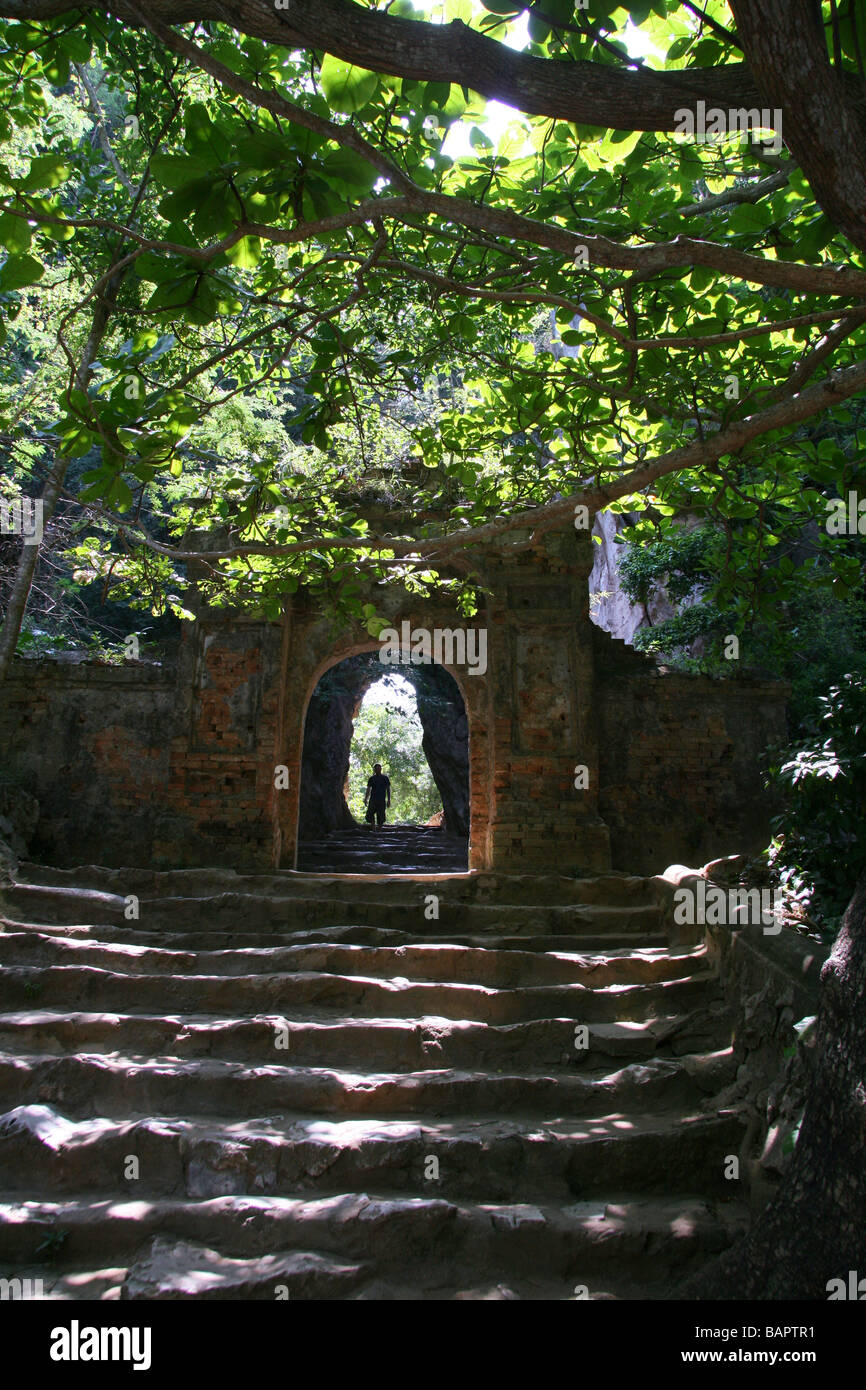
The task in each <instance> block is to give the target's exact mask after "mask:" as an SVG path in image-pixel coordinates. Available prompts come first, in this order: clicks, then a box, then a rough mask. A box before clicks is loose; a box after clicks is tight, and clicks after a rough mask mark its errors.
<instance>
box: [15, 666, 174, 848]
mask: <svg viewBox="0 0 866 1390" xmlns="http://www.w3.org/2000/svg"><path fill="white" fill-rule="evenodd" d="M174 704H175V673H174V671H173V670H172V669H170V668H168V669H166V668H163V667H156V666H146V665H144V664H139V663H135V662H131V663H128V664H126V665H124V666H99V665H96V664H94V663H81V664H72V663H68V662H59V661H17V662H15V663H14V665H13V668H12V672H11V674H10V675H9V677H8V678H7V680H6V682H5V683H4V685H3V687H2V690H0V746H2V749H3V754H2V763H3V773H4V776H6V777H8V778H9V779H10V780H11V781H12V783H13V784H17V785H19V786H21V787H22V788H23V789H24V790H25V791H26V792H28V793H30V794H31V795H33V796H35V797H36V799H37V801H38V803H39V816H38V819H37V821H36V825H35V828H34V829H33V830H32V831H31V832H30V834H29V852H30V854H31V855H32V856H33V857H34V858H37V859H41V860H44V861H46V862H48V863H53V864H58V865H62V866H71V865H74V864H80V863H87V862H91V863H102V864H109V865H112V866H119V865H121V864H124V863H130V862H136V863H142V864H146V863H149V862H150V858H151V853H152V848H153V834H154V809H155V807H157V806H158V805H159V803H160V800H161V798H162V797H163V796H164V793H165V787H166V782H167V778H168V767H169V735H170V731H171V727H172V718H173V712H174Z"/></svg>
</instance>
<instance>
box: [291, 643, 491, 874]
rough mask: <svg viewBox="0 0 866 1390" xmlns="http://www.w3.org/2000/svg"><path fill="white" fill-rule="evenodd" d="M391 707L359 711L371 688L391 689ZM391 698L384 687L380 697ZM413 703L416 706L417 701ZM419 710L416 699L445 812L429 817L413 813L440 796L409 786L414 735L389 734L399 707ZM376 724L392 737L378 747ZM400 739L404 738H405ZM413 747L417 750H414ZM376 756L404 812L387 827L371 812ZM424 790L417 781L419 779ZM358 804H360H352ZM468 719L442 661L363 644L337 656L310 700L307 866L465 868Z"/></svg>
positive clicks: (338, 869)
mask: <svg viewBox="0 0 866 1390" xmlns="http://www.w3.org/2000/svg"><path fill="white" fill-rule="evenodd" d="M383 683H384V686H385V695H387V696H388V704H389V705H390V708H391V715H390V716H389V719H386V720H380V721H378V722H377V721H375V720H374V721H371V720H370V719H364V720H359V715H361V711H362V705H364V702H365V696H367V695H368V693H369V694H370V696H371V700H370V702H368V707H367V708H368V709H369V706H370V705H371V704H372V705H375V703H376V698H375V697H376V695H377V693H378V692H380V691H382V688H383ZM380 698H384V697H380ZM413 706H414V708H413ZM401 709H402V710H403V712H404V714H405V717H406V718H407V719H411V718H412V717H413V715H414V713H415V709H417V719H418V721H419V723H420V728H421V740H420V749H419V750H418V753H419V758H420V760H421V762H422V763H423V762H424V761H426V764H427V766H428V767H429V771H430V774H431V776H432V779H433V782H434V783H435V788H436V791H437V792H438V803H439V805H440V806H441V813H440V815H439V816H438V817H436V816H435V815H433V816H431V817H429V818H428V821H429V820H432V821H436V820H438V821H439V823H438V824H436V823H425V821H423V820H411V819H407V808H408V811H409V812H410V813H411V812H412V811H414V812H415V813H416V814H423V811H424V810H425V809H429V808H430V806H434V805H435V803H436V799H434V800H433V801H430V800H429V798H428V799H426V800H425V797H424V795H423V794H421V792H418V793H417V794H415V795H411V796H407V791H408V790H409V788H408V787H407V782H408V781H409V780H410V779H411V780H413V781H415V782H417V783H418V784H419V785H420V784H421V783H422V782H423V777H421V776H420V775H418V773H420V771H421V770H422V769H421V768H419V769H418V773H416V774H415V775H414V777H413V773H412V768H411V766H410V763H411V756H410V754H411V748H412V740H411V738H410V739H399V740H398V739H397V738H391V739H390V747H389V736H388V730H389V729H391V730H392V731H393V730H394V729H395V724H394V720H395V719H399V713H400V710H401ZM356 721H358V722H359V725H360V724H362V723H363V726H364V727H363V733H364V739H363V748H362V750H361V751H362V754H363V760H364V763H366V762H370V763H371V766H370V767H367V768H366V770H365V768H364V767H362V765H361V761H360V759H359V756H356V757H355V759H354V766H353V758H352V746H353V742H352V741H353V735H355V725H356ZM371 727H372V728H375V727H378V728H380V729H381V731H382V742H383V746H382V748H381V751H380V753H379V754H378V755H377V754H375V753H374V752H373V747H374V741H371ZM398 744H399V746H398ZM407 749H408V750H409V752H407ZM372 761H376V762H381V763H382V765H383V768H384V770H385V773H386V774H387V775H389V776H391V780H392V790H393V799H392V806H393V808H394V810H395V813H397V814H398V815H399V813H400V811H402V814H403V823H400V821H399V820H398V819H395V818H394V817H391V816H389V823H388V824H387V825H386V826H384V827H383V828H382V829H381V830H378V829H377V828H373V829H371V828H370V827H368V826H367V825H366V824H365V822H364V820H363V813H362V804H361V803H362V795H363V786H364V784H365V783H366V777H367V776H368V775H369V773H370V772H372ZM416 791H417V788H416ZM353 808H354V810H355V812H356V814H353ZM469 831H470V812H469V727H468V721H467V717H466V709H465V705H464V702H463V696H462V695H461V693H460V689H459V687H458V685H457V682H456V681H455V680H454V678H453V676H451V675H450V674H449V673H448V671H446V670H445V669H444V667H442V666H438V665H436V664H435V663H434V664H429V665H417V666H416V665H413V664H411V663H410V662H408V661H407V662H405V663H403V664H401V665H399V666H383V664H382V663H381V662H380V660H379V656H378V652H362V653H360V654H359V655H357V656H351V657H347V658H346V659H345V660H344V661H341V662H339V663H338V664H337V665H335V666H332V667H331V668H330V670H328V671H326V672H325V674H324V675H323V676H322V677H321V679H320V680H319V682H318V684H317V686H316V688H315V690H314V692H313V694H312V696H311V698H310V703H309V705H308V708H307V715H306V720H305V722H304V745H303V754H302V762H301V791H300V807H299V815H298V860H297V866H298V869H300V870H303V871H305V872H309V873H445V872H465V870H466V868H467V863H468V847H469Z"/></svg>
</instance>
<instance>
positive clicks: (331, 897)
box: [19, 862, 659, 907]
mask: <svg viewBox="0 0 866 1390" xmlns="http://www.w3.org/2000/svg"><path fill="white" fill-rule="evenodd" d="M19 877H20V880H21V882H22V883H27V884H43V885H57V886H60V887H69V888H89V889H95V890H98V891H103V892H108V893H113V894H117V895H119V896H120V897H125V896H126V895H127V894H129V893H135V894H137V895H139V896H146V897H174V896H179V897H192V898H195V897H201V896H205V897H207V896H212V895H220V894H223V893H235V894H237V893H247V894H255V895H257V896H259V897H260V898H262V899H265V900H266V899H269V898H272V897H276V898H283V897H299V898H309V899H312V898H321V899H326V900H328V901H330V902H339V901H342V902H343V903H351V904H355V903H359V902H370V901H374V902H382V901H384V900H386V899H387V900H388V901H391V902H396V903H409V904H416V903H418V902H421V903H422V905H423V898H424V896H426V894H427V893H436V894H437V895H438V896H439V897H440V900H441V901H447V902H449V903H453V902H466V903H469V902H475V903H485V902H486V903H492V904H511V905H514V906H519V905H521V904H522V905H524V906H527V907H535V906H537V904H538V903H539V902H545V903H550V904H552V905H557V904H559V905H566V904H570V903H600V904H607V905H611V904H619V905H623V906H627V905H629V904H631V905H636V904H638V903H647V902H655V901H656V900H657V898H658V894H659V886H658V882H657V880H656V879H653V878H646V877H642V876H640V875H635V874H626V873H609V874H598V875H594V876H592V877H588V878H573V877H568V876H565V875H561V874H503V873H487V872H478V871H472V872H469V873H465V874H433V875H429V876H424V877H420V878H418V879H414V878H407V876H406V875H405V874H393V875H388V874H378V875H371V876H366V875H359V874H349V875H339V874H337V875H333V874H304V873H297V872H295V871H294V870H282V871H281V872H279V873H273V874H239V873H235V871H234V870H233V869H167V870H161V871H160V870H156V869H144V868H133V867H129V868H123V869H108V868H104V867H102V866H100V865H94V864H85V865H80V866H78V867H76V868H72V869H57V868H53V867H52V866H50V865H45V864H34V863H29V862H25V863H22V864H21V866H20V870H19ZM437 884H438V887H437V886H436V885H437Z"/></svg>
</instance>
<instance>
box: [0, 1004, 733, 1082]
mask: <svg viewBox="0 0 866 1390" xmlns="http://www.w3.org/2000/svg"><path fill="white" fill-rule="evenodd" d="M286 1028H288V1047H287V1049H286V1050H285V1051H282V1050H278V1049H277V1039H278V1038H279V1039H280V1040H282V1038H283V1037H284V1036H285V1034H284V1032H283V1030H284V1029H286ZM729 1040H730V1023H729V1020H728V1018H727V1015H726V1014H725V1013H723V1012H719V1013H716V1014H713V1013H710V1012H709V1011H707V1010H700V1011H698V1013H697V1014H685V1015H672V1016H670V1017H662V1018H654V1019H650V1020H648V1021H645V1022H641V1023H627V1022H617V1023H604V1024H589V1025H588V1036H587V1039H586V1042H587V1046H586V1047H583V1046H580V1045H578V1046H575V1043H576V1042H577V1041H578V1040H577V1039H576V1037H575V1024H574V1022H573V1020H571V1019H556V1018H554V1019H538V1020H531V1021H530V1022H528V1023H510V1024H504V1025H490V1024H486V1023H467V1022H464V1021H462V1020H458V1021H456V1022H455V1021H453V1020H447V1019H443V1018H408V1019H377V1020H375V1021H374V1022H371V1021H370V1020H369V1019H364V1018H353V1017H347V1018H345V1017H344V1018H341V1019H340V1020H339V1021H337V1022H329V1023H325V1022H321V1021H317V1022H299V1021H297V1020H291V1021H289V1022H288V1023H286V1020H285V1019H283V1018H282V1017H281V1016H278V1015H271V1016H267V1015H259V1016H258V1017H252V1018H236V1017H220V1016H210V1017H209V1016H207V1015H205V1014H178V1015H175V1016H173V1017H168V1018H165V1017H162V1016H161V1015H156V1014H146V1013H144V1014H136V1013H124V1014H114V1013H108V1014H106V1013H80V1012H76V1011H72V1012H69V1013H64V1012H57V1011H52V1010H44V1009H41V1010H25V1011H23V1012H21V1013H5V1014H0V1048H4V1049H8V1050H9V1051H11V1052H14V1053H15V1054H16V1055H18V1056H26V1055H28V1054H31V1053H34V1052H51V1053H60V1054H63V1053H69V1052H86V1053H89V1054H91V1055H93V1054H97V1055H98V1054H101V1053H106V1052H114V1053H125V1054H127V1055H132V1054H135V1053H139V1054H141V1055H142V1056H145V1057H181V1058H182V1057H215V1058H223V1059H226V1060H230V1061H251V1062H255V1063H259V1064H270V1063H273V1062H274V1061H280V1060H282V1061H286V1060H287V1059H288V1058H291V1061H292V1063H293V1065H297V1066H337V1067H354V1068H358V1067H370V1068H372V1069H376V1068H382V1069H384V1068H385V1067H389V1068H395V1067H400V1068H404V1069H406V1070H411V1071H414V1070H421V1069H424V1068H427V1067H430V1066H436V1067H463V1068H469V1067H473V1068H479V1067H494V1068H502V1067H508V1066H511V1067H513V1066H523V1067H550V1066H579V1067H581V1068H582V1069H584V1070H592V1069H595V1068H598V1067H601V1066H605V1065H610V1064H611V1063H612V1061H614V1060H615V1061H618V1062H620V1063H625V1062H629V1061H646V1060H648V1059H649V1058H651V1057H653V1056H656V1055H667V1054H670V1055H673V1056H684V1055H688V1054H690V1053H699V1052H714V1051H717V1050H719V1049H721V1048H724V1047H727V1045H728V1042H729Z"/></svg>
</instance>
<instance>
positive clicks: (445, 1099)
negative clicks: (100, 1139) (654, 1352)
mask: <svg viewBox="0 0 866 1390" xmlns="http://www.w3.org/2000/svg"><path fill="white" fill-rule="evenodd" d="M733 1079H734V1072H732V1070H731V1058H730V1054H722V1055H719V1056H716V1057H713V1058H698V1059H689V1060H685V1059H683V1060H679V1061H673V1060H662V1059H659V1058H656V1059H653V1060H651V1061H648V1062H643V1063H634V1062H633V1063H630V1064H628V1065H627V1066H625V1067H622V1068H619V1069H618V1070H617V1071H614V1072H611V1073H608V1074H607V1075H601V1076H598V1075H591V1074H588V1073H584V1072H581V1073H578V1074H576V1073H575V1072H573V1071H566V1070H562V1069H559V1070H554V1069H553V1068H550V1069H548V1070H547V1071H528V1070H523V1069H520V1070H517V1069H514V1070H510V1071H508V1072H506V1073H504V1074H502V1075H491V1074H490V1073H487V1072H484V1071H478V1070H473V1071H468V1070H467V1071H463V1070H457V1069H455V1068H446V1069H436V1070H433V1069H427V1070H423V1071H412V1072H405V1071H391V1072H370V1071H357V1070H355V1071H337V1070H330V1069H328V1068H324V1067H299V1066H286V1065H277V1064H275V1063H272V1064H271V1065H269V1066H266V1067H261V1066H260V1067H249V1066H246V1065H244V1064H243V1063H241V1062H228V1061H221V1060H216V1059H214V1058H204V1059H188V1060H180V1059H177V1058H154V1059H143V1060H139V1059H135V1058H132V1057H124V1056H116V1055H114V1056H111V1057H106V1056H98V1057H90V1056H87V1055H79V1056H74V1057H56V1056H39V1055H35V1056H29V1057H15V1056H11V1055H10V1054H8V1053H0V1110H3V1111H6V1110H11V1109H13V1108H14V1107H15V1106H18V1105H35V1104H38V1103H39V1102H41V1101H43V1100H53V1099H58V1098H62V1105H63V1112H64V1114H65V1115H66V1116H67V1117H70V1118H87V1117H90V1116H93V1115H100V1116H104V1117H106V1118H109V1119H121V1120H122V1119H126V1118H128V1117H129V1116H131V1115H148V1116H151V1117H153V1116H174V1117H182V1116H187V1115H226V1114H228V1113H236V1114H238V1115H262V1114H268V1113H274V1112H279V1113H280V1114H282V1115H291V1114H295V1115H316V1114H318V1115H338V1116H346V1117H348V1116H353V1115H380V1116H391V1117H394V1116H398V1115H425V1114H426V1115H433V1116H435V1115H442V1114H453V1115H473V1116H475V1117H480V1116H483V1115H505V1114H513V1113H515V1112H517V1111H520V1112H521V1113H523V1114H527V1115H529V1114H532V1115H544V1114H548V1115H549V1114H559V1113H566V1114H568V1115H569V1116H572V1117H573V1116H577V1115H584V1114H590V1113H596V1114H597V1113H598V1111H599V1109H600V1108H601V1109H604V1110H605V1111H606V1112H613V1111H614V1110H615V1109H619V1110H624V1109H626V1108H630V1107H631V1108H637V1109H638V1110H642V1111H644V1112H646V1113H649V1112H653V1113H654V1112H655V1111H656V1110H658V1109H662V1108H667V1109H668V1110H670V1109H671V1107H673V1106H674V1105H679V1106H682V1107H684V1108H689V1107H694V1106H696V1105H699V1104H700V1102H701V1100H703V1099H704V1098H705V1097H706V1096H707V1095H708V1094H711V1093H712V1092H714V1091H718V1090H720V1089H721V1087H722V1085H723V1084H725V1083H726V1082H730V1081H732V1080H733Z"/></svg>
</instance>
